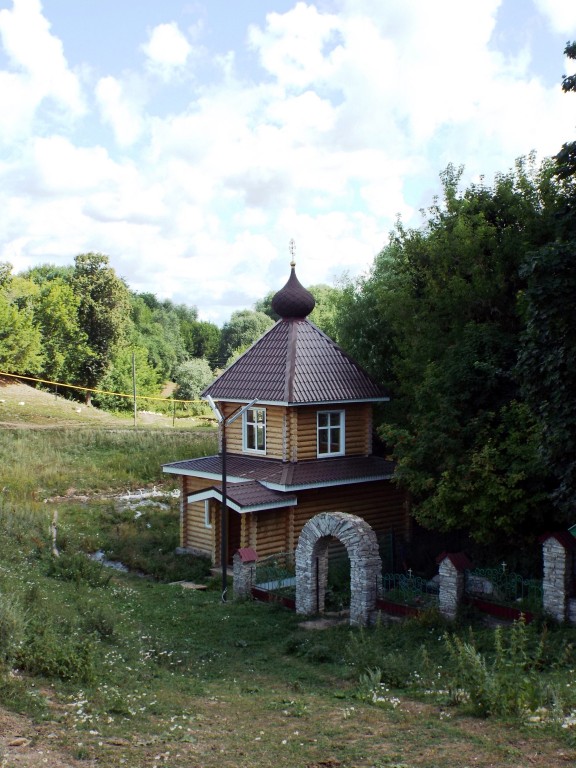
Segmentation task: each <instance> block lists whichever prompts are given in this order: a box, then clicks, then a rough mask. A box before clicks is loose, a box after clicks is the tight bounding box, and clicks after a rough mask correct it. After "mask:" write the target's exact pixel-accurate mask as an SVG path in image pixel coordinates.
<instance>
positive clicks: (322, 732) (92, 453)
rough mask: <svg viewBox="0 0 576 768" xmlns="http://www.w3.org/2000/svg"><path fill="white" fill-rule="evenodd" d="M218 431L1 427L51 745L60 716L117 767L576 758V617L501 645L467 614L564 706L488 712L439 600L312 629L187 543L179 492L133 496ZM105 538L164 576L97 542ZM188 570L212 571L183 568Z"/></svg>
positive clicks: (23, 669) (22, 688)
mask: <svg viewBox="0 0 576 768" xmlns="http://www.w3.org/2000/svg"><path fill="white" fill-rule="evenodd" d="M214 448H215V445H214V438H213V436H208V438H206V436H205V435H204V436H202V435H201V434H196V433H189V434H180V433H171V432H164V431H162V432H154V433H147V432H145V431H144V430H138V431H137V432H130V431H128V430H126V431H121V432H105V431H89V430H86V429H83V428H80V429H70V428H67V429H64V430H44V431H40V430H30V431H27V432H23V431H22V432H20V431H18V432H2V433H1V434H0V451H1V454H0V488H5V490H4V492H3V493H2V494H1V496H0V498H1V499H2V503H1V504H0V701H1V702H2V704H3V705H4V706H5V707H6V706H8V707H10V708H11V709H12V710H14V711H15V712H20V713H23V714H24V715H25V716H26V717H27V718H31V719H32V720H34V722H36V723H37V725H36V733H37V734H39V735H38V737H37V739H38V742H37V743H35V745H34V747H35V748H38V749H40V748H41V747H42V746H43V745H44V746H45V745H46V744H48V742H47V741H46V739H47V734H50V736H51V738H50V741H49V746H50V748H52V749H53V748H55V747H57V748H58V749H59V750H60V752H61V754H62V755H63V757H64V758H65V760H66V761H68V762H69V763H70V762H72V760H77V761H78V765H81V764H82V763H83V762H84V763H85V764H87V765H88V764H97V765H99V766H103V767H104V768H107V767H110V768H112V766H120V765H125V766H127V767H128V768H152V766H167V767H168V768H170V767H171V768H184V766H203V768H212V767H214V768H215V767H216V766H218V768H221V767H222V766H235V768H236V767H237V766H241V767H242V766H250V767H251V768H252V767H253V766H258V767H265V766H274V768H294V767H295V766H297V767H299V766H307V767H308V768H313V767H318V766H332V767H333V768H336V766H338V767H341V768H353V767H354V768H383V766H396V768H400V766H403V768H416V767H417V766H418V767H419V768H435V767H436V766H438V768H439V767H440V766H445V765H455V766H464V765H475V766H485V768H488V766H490V765H498V766H518V765H524V764H526V765H527V764H530V765H540V766H542V768H543V767H544V766H546V767H547V768H549V767H552V766H556V765H565V764H567V763H566V761H567V760H568V761H569V760H570V759H574V757H576V752H575V751H574V745H572V746H571V743H570V740H571V738H572V734H574V729H573V728H572V727H567V728H562V727H561V724H562V722H564V723H566V722H568V721H567V720H566V715H567V714H568V713H569V712H570V711H571V708H572V707H573V708H574V709H575V710H576V699H575V698H574V694H573V693H572V692H571V688H570V686H569V685H568V683H571V681H572V680H573V679H574V672H573V670H574V669H575V668H576V659H575V657H574V651H573V648H572V646H571V644H570V643H571V641H573V639H574V630H573V629H565V628H553V629H552V628H551V629H550V630H549V631H548V632H546V633H545V635H544V636H543V635H542V627H530V628H526V629H525V630H524V629H522V630H521V631H522V632H525V634H524V636H523V637H516V639H515V640H514V635H513V633H511V631H510V630H509V629H504V630H502V633H503V634H502V636H501V638H500V641H499V642H500V649H498V647H497V646H496V645H495V633H494V630H491V629H486V628H485V627H482V626H479V625H478V626H475V627H474V634H473V636H471V635H470V633H469V629H468V627H467V626H465V625H462V626H457V627H456V628H454V630H455V632H456V636H457V637H458V638H460V639H461V642H466V643H469V644H470V647H471V648H473V653H475V654H476V657H475V658H476V659H477V660H480V662H482V660H484V662H485V663H486V665H487V667H488V669H489V671H490V670H491V671H492V673H493V674H496V673H498V670H500V673H499V674H501V683H502V686H501V688H500V689H499V690H501V691H508V692H509V688H506V680H507V679H514V675H517V674H519V673H520V672H522V674H524V673H526V675H528V676H530V675H531V676H532V679H533V678H534V677H535V676H537V677H538V679H539V680H540V681H542V683H543V684H545V685H544V688H543V691H544V692H543V694H542V695H543V696H545V697H546V696H547V698H546V699H545V701H544V705H545V710H542V711H541V712H539V713H538V714H534V715H532V716H533V717H536V718H539V719H537V720H535V721H533V722H529V715H528V713H526V712H519V713H515V714H513V715H512V714H508V715H501V714H499V715H498V716H497V717H495V716H492V717H484V718H478V717H471V715H472V714H473V713H474V711H475V710H474V706H473V705H474V701H473V700H472V699H471V697H470V693H469V691H468V692H467V691H466V686H467V685H468V684H469V683H470V682H471V681H470V680H467V679H466V676H465V675H463V674H462V670H460V671H459V658H458V653H459V651H458V648H456V649H454V648H453V649H452V656H451V651H450V647H449V643H448V642H447V640H446V633H447V631H452V628H450V627H448V626H447V625H445V624H444V623H443V622H442V621H441V620H440V619H439V618H438V617H437V616H436V615H434V614H427V615H425V616H424V617H423V618H421V619H419V620H414V621H409V622H405V623H397V622H392V623H390V624H387V623H382V624H380V625H379V626H377V627H376V628H374V629H371V630H352V629H350V628H349V627H347V626H345V625H344V626H339V627H332V628H330V629H325V630H323V631H304V630H303V629H302V628H300V626H299V618H298V617H297V616H295V615H294V614H293V613H291V612H290V611H288V610H286V609H283V608H280V607H278V606H277V605H274V604H266V605H265V604H259V603H255V602H250V601H247V602H240V603H234V602H228V603H222V601H221V599H220V590H219V582H218V583H215V584H214V588H212V584H213V581H212V580H211V579H210V576H209V575H208V573H207V569H206V563H205V562H202V561H199V560H196V559H194V558H189V557H188V558H180V557H177V556H175V555H174V554H173V549H174V546H175V544H176V543H177V540H178V508H177V500H175V499H173V500H167V507H166V508H163V507H159V506H150V505H148V506H144V507H142V509H140V510H135V509H134V508H128V507H125V506H124V507H123V506H122V505H119V504H118V501H117V498H116V496H117V495H118V494H119V493H121V492H123V491H125V490H126V488H128V487H130V488H133V489H134V488H137V487H144V486H151V485H154V484H156V485H159V484H160V483H162V482H165V481H166V478H163V476H162V474H161V472H160V465H161V464H162V463H163V462H166V461H171V460H177V459H179V458H184V457H190V456H192V455H194V454H200V453H203V452H211V451H213V450H214ZM166 487H167V488H170V487H171V486H170V483H167V484H166ZM71 489H75V490H74V492H73V493H70V490H71ZM67 492H69V493H68V495H66V494H67ZM80 494H86V496H87V497H88V501H82V500H81V499H79V498H78V496H79V495H80ZM55 497H56V499H55ZM46 498H51V499H55V500H53V501H50V502H46V503H45V502H44V499H46ZM55 509H57V510H58V513H59V514H58V537H57V543H58V546H59V548H60V551H61V557H60V558H58V559H54V558H53V557H52V555H51V542H50V540H49V535H48V526H49V522H50V520H51V518H52V514H53V511H54V510H55ZM136 512H138V513H139V514H136ZM99 548H101V549H104V550H105V551H106V552H107V553H108V554H109V555H110V556H113V557H117V558H119V559H121V560H123V561H125V562H129V563H130V564H131V565H132V566H134V567H135V568H138V569H139V570H141V571H143V572H144V573H145V574H148V575H147V576H135V575H133V574H121V573H116V572H114V571H111V570H110V569H104V568H102V567H101V566H100V565H98V564H97V563H94V562H93V561H91V560H88V559H87V558H86V557H85V553H86V552H90V551H94V550H95V549H99ZM179 579H188V580H192V581H204V582H205V583H206V584H207V586H208V589H207V590H206V591H205V592H199V591H192V590H188V589H184V588H182V587H181V586H179V585H175V584H170V583H168V582H170V581H177V580H179ZM512 640H513V641H514V643H515V645H514V650H513V651H512V650H511V649H512V646H511V645H510V643H511V642H512ZM542 641H543V642H544V643H545V651H544V652H543V651H542V650H541V649H540V650H539V648H540V645H539V644H540V643H541V642H542ZM496 662H497V667H498V668H496V667H495V666H494V665H495V664H496ZM506 664H508V665H509V668H510V669H509V671H510V673H511V677H509V678H507V679H504V678H505V675H506V674H507V673H506ZM481 666H482V664H481V663H480V667H481ZM14 670H17V671H16V672H15V671H14ZM534 672H537V675H535V674H534ZM459 674H460V676H458V675H459ZM487 679H488V681H489V682H490V679H489V678H487ZM472 682H474V681H472ZM476 682H477V680H476ZM490 684H491V683H490ZM488 688H489V686H488ZM491 690H492V689H491V688H489V690H488V695H490V691H491ZM483 695H484V694H483ZM571 697H572V698H571ZM482 701H484V699H482ZM483 714H490V713H489V712H488V713H487V712H484V713H483ZM0 716H1V710H0ZM42 734H44V735H45V737H46V738H45V740H44V742H43V741H42V738H43V737H42ZM535 756H536V757H535ZM3 757H4V755H3V753H2V746H1V743H0V762H1V760H2V759H3ZM6 758H7V761H8V762H6V765H7V766H10V765H11V763H10V762H9V760H10V755H9V754H7V756H6ZM90 761H92V763H90Z"/></svg>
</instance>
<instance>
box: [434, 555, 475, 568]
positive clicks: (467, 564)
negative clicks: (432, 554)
mask: <svg viewBox="0 0 576 768" xmlns="http://www.w3.org/2000/svg"><path fill="white" fill-rule="evenodd" d="M444 560H449V561H450V562H451V563H452V565H453V566H454V568H456V570H457V571H460V573H463V572H464V571H470V570H472V568H473V567H474V566H473V564H472V561H471V560H469V558H468V557H467V556H466V555H465V554H464V552H442V554H441V555H438V557H437V558H436V562H437V563H438V565H440V563H442V562H443V561H444Z"/></svg>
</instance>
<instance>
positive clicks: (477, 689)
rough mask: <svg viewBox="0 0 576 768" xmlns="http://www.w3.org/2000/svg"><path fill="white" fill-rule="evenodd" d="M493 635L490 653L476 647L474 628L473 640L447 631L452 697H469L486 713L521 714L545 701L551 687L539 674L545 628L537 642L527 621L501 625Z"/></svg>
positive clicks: (532, 709) (448, 670)
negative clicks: (492, 647)
mask: <svg viewBox="0 0 576 768" xmlns="http://www.w3.org/2000/svg"><path fill="white" fill-rule="evenodd" d="M493 639H494V653H493V657H492V658H490V657H489V656H488V655H487V654H485V653H481V652H480V651H478V650H477V648H476V645H475V642H474V637H473V635H472V634H470V638H469V640H468V641H465V640H463V639H462V638H460V637H458V636H457V635H446V636H445V642H446V649H447V651H448V656H449V659H450V664H449V666H448V668H447V680H448V687H449V690H450V692H451V695H452V697H453V698H454V699H456V700H458V699H463V698H464V699H465V700H467V701H469V702H470V705H471V707H472V709H473V711H474V712H475V713H476V714H478V715H481V716H484V717H487V716H489V715H498V716H505V717H510V716H512V717H517V716H519V715H522V714H523V713H526V712H529V711H534V710H535V709H537V708H538V707H540V706H543V705H544V704H546V703H547V701H546V700H547V698H548V696H549V692H547V691H546V690H545V689H544V688H543V686H542V685H541V682H540V677H539V669H540V667H541V664H542V659H543V657H544V650H545V644H546V633H545V631H544V632H543V633H542V634H541V636H540V638H539V639H538V642H537V643H536V644H535V645H534V643H533V642H532V638H531V637H530V633H529V630H528V628H527V626H526V624H525V622H524V621H518V622H516V623H514V624H513V625H512V626H511V627H510V629H509V630H508V632H507V633H505V632H504V630H503V628H502V627H497V628H496V629H495V630H494V636H493Z"/></svg>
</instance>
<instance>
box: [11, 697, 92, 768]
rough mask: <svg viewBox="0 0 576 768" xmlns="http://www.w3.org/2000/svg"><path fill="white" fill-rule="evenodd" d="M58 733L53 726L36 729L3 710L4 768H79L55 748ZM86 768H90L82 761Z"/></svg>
mask: <svg viewBox="0 0 576 768" xmlns="http://www.w3.org/2000/svg"><path fill="white" fill-rule="evenodd" d="M56 739H57V733H56V731H53V730H52V728H51V724H49V723H48V724H44V725H33V724H32V722H31V721H30V720H28V719H27V718H25V717H22V716H21V715H16V714H14V713H13V712H8V711H7V710H5V709H4V708H3V707H0V766H1V768H39V766H46V768H77V766H79V765H80V763H79V762H77V761H76V760H71V759H70V757H69V756H67V755H64V754H63V753H62V752H60V751H59V750H58V749H57V748H56V747H55V746H54V744H55V741H56ZM81 764H82V765H83V766H86V768H88V766H89V765H90V764H89V763H88V764H87V763H86V761H82V763H81Z"/></svg>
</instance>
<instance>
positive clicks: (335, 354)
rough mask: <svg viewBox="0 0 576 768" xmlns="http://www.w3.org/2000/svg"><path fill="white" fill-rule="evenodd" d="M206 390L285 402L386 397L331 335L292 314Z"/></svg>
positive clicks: (246, 398) (241, 399)
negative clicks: (291, 316) (292, 316)
mask: <svg viewBox="0 0 576 768" xmlns="http://www.w3.org/2000/svg"><path fill="white" fill-rule="evenodd" d="M202 394H203V395H204V396H206V395H210V396H211V397H213V398H214V399H216V400H232V401H234V400H236V401H239V402H244V401H249V400H253V399H254V398H256V399H257V400H258V402H259V403H263V404H266V403H274V404H282V405H292V404H293V405H304V404H306V403H314V404H317V403H342V402H355V401H356V402H358V401H377V400H387V399H388V398H387V397H386V395H385V393H384V392H383V391H382V389H381V388H380V387H379V386H378V385H377V384H376V383H375V382H374V381H373V380H372V379H371V378H370V376H369V375H368V374H367V373H366V371H364V370H363V369H362V368H361V367H360V365H358V363H356V362H355V361H354V360H353V359H352V358H351V357H350V356H349V355H347V354H346V353H345V352H344V350H342V349H341V348H340V347H339V346H338V345H337V344H336V343H335V342H334V341H332V339H330V338H329V337H328V336H326V334H325V333H323V332H322V331H321V330H320V329H319V328H317V327H316V326H315V325H314V324H313V323H311V322H310V321H309V320H306V319H294V318H291V319H282V320H279V321H278V322H277V323H276V325H274V326H273V327H272V328H271V329H270V330H269V331H267V332H266V333H265V334H264V336H262V337H261V338H260V339H259V340H258V341H257V342H256V343H255V344H253V345H252V346H251V347H250V349H248V350H247V351H246V352H245V353H244V354H243V355H242V356H241V357H239V358H238V360H236V362H235V363H233V365H231V366H230V368H228V370H226V371H224V373H223V374H222V375H221V376H220V377H219V378H217V379H216V381H215V382H214V383H213V384H211V385H210V386H209V387H207V388H206V389H205V390H204V392H203V393H202Z"/></svg>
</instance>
